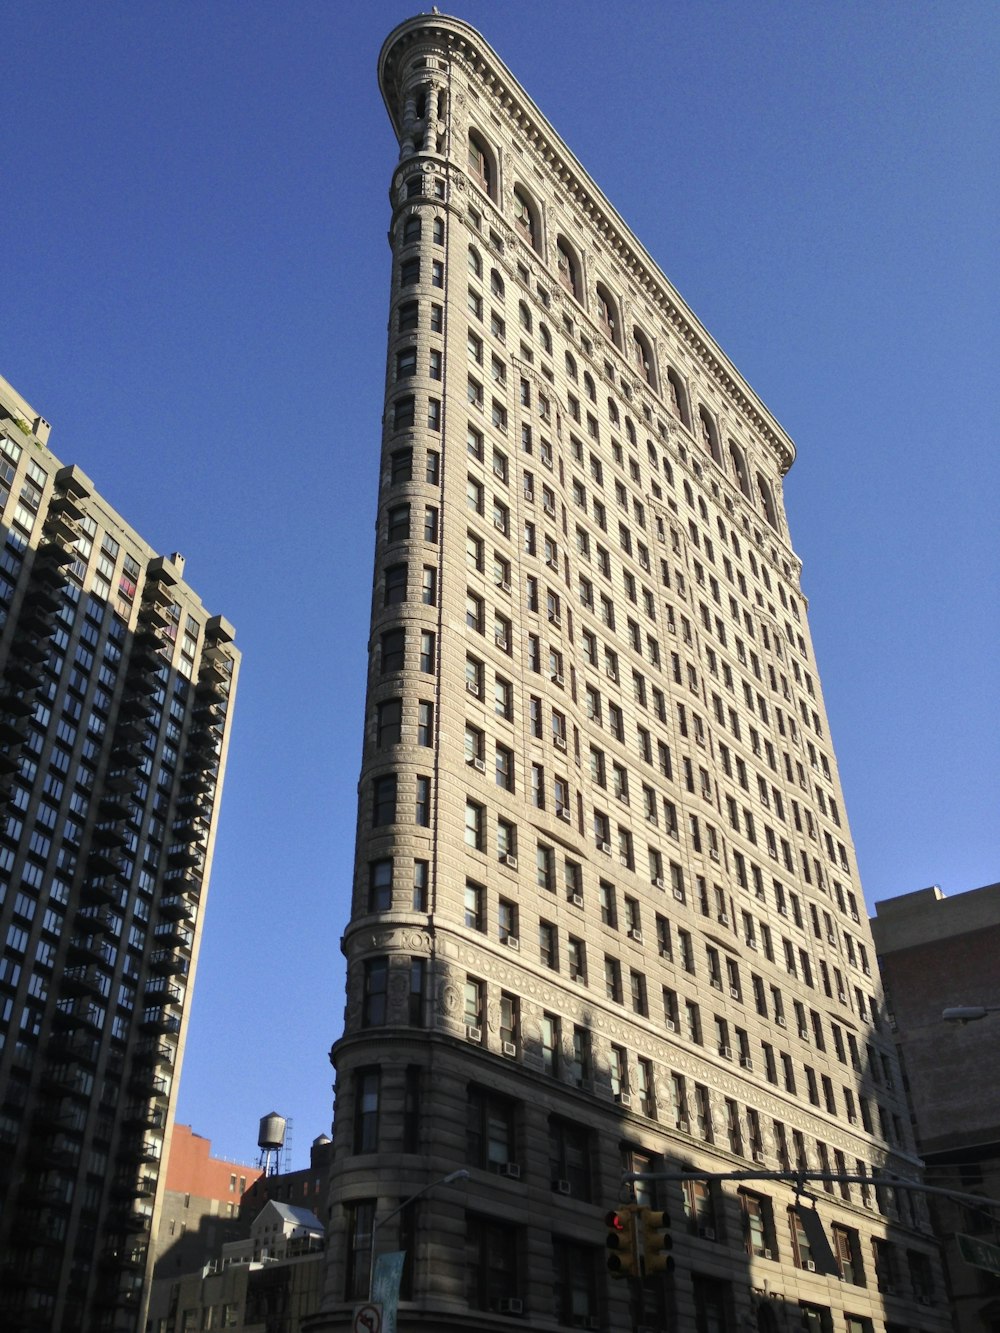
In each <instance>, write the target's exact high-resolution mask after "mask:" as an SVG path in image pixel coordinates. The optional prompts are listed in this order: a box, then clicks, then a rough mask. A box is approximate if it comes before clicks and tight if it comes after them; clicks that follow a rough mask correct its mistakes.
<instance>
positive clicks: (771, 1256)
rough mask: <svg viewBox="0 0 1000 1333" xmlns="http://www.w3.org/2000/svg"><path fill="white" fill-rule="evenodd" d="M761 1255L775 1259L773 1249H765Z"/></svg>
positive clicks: (763, 1257)
mask: <svg viewBox="0 0 1000 1333" xmlns="http://www.w3.org/2000/svg"><path fill="white" fill-rule="evenodd" d="M760 1257H761V1258H762V1259H773V1258H774V1251H773V1250H764V1252H763V1253H762V1254H761V1256H760Z"/></svg>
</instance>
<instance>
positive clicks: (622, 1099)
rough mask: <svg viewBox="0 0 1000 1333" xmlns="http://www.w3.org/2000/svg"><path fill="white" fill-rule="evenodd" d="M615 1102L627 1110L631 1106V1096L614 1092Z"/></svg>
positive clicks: (627, 1093) (626, 1093)
mask: <svg viewBox="0 0 1000 1333" xmlns="http://www.w3.org/2000/svg"><path fill="white" fill-rule="evenodd" d="M615 1101H616V1103H617V1104H618V1105H619V1106H624V1107H626V1108H627V1107H629V1106H631V1105H632V1094H631V1093H629V1092H616V1093H615Z"/></svg>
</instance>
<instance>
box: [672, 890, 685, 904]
mask: <svg viewBox="0 0 1000 1333" xmlns="http://www.w3.org/2000/svg"><path fill="white" fill-rule="evenodd" d="M674 897H675V898H676V899H677V901H678V902H679V903H682V902H683V901H684V890H683V889H674Z"/></svg>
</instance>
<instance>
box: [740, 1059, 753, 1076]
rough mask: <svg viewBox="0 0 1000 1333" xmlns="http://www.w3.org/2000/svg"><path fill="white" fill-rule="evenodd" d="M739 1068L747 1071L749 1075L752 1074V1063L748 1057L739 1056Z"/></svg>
mask: <svg viewBox="0 0 1000 1333" xmlns="http://www.w3.org/2000/svg"><path fill="white" fill-rule="evenodd" d="M740 1067H741V1068H742V1069H749V1070H750V1072H751V1073H752V1072H753V1061H752V1060H751V1059H750V1057H749V1055H741V1056H740Z"/></svg>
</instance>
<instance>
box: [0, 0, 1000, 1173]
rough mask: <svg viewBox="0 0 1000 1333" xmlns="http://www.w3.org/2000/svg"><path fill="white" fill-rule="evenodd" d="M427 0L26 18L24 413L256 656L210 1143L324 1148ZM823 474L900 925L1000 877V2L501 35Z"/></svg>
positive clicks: (202, 1098) (208, 1111)
mask: <svg viewBox="0 0 1000 1333" xmlns="http://www.w3.org/2000/svg"><path fill="white" fill-rule="evenodd" d="M412 12H414V11H413V10H411V9H410V8H409V7H408V6H405V5H402V4H396V3H375V2H372V3H368V4H366V5H363V6H361V5H355V4H347V3H332V2H331V3H325V4H321V3H298V2H297V0H287V2H286V3H281V4H278V3H271V4H265V3H262V2H261V0H215V2H214V3H212V4H208V5H206V4H203V3H200V2H199V3H195V2H194V0H176V2H175V3H171V4H165V3H161V4H152V3H145V2H144V0H138V2H137V3H132V4H125V3H123V2H122V0H118V2H117V3H112V2H111V0H107V2H106V3H103V4H100V5H89V6H85V5H67V4H64V3H61V2H58V0H33V3H32V4H30V5H29V4H22V5H17V6H13V7H10V8H9V9H8V12H7V13H6V14H5V19H4V27H5V49H6V54H7V59H6V60H5V70H4V73H5V78H4V115H3V131H2V136H0V144H2V152H3V159H4V173H3V176H4V187H5V188H4V191H3V204H2V207H0V261H2V265H3V273H4V277H5V284H4V285H5V297H6V299H5V302H4V316H5V317H4V319H3V322H2V325H0V373H2V374H3V375H4V376H5V377H6V378H7V379H8V380H10V381H11V383H12V384H13V385H14V386H15V388H17V389H18V390H19V391H20V392H21V393H22V394H23V395H24V396H25V397H26V398H27V399H28V401H29V402H31V403H32V404H33V406H34V407H35V408H36V409H37V410H38V411H40V412H41V413H42V414H43V415H45V416H46V417H47V418H48V419H49V420H50V421H52V423H53V436H52V446H53V448H54V450H55V452H56V454H57V455H58V456H60V457H61V458H63V459H64V460H65V461H67V462H76V463H77V464H79V465H80V466H81V467H82V468H83V469H84V471H86V472H87V473H88V474H89V475H90V476H91V477H92V478H93V480H94V481H95V483H96V484H97V485H98V486H99V488H100V489H101V490H102V491H103V492H104V493H105V494H106V495H107V496H108V497H109V499H110V500H111V501H112V502H113V503H114V504H115V505H116V506H118V508H120V509H121V511H122V512H123V513H124V514H125V515H126V516H127V518H128V519H129V520H130V521H131V522H132V523H133V524H134V526H135V527H137V528H138V530H139V531H140V532H141V533H142V534H143V535H144V536H145V537H146V538H147V539H148V540H149V541H150V542H152V543H153V544H154V545H155V546H157V547H158V548H159V549H160V550H161V551H165V552H169V551H174V550H179V551H182V552H183V553H184V554H185V555H186V557H187V561H188V564H187V574H188V578H189V580H190V581H191V583H192V584H193V586H194V587H196V588H197V589H198V590H199V592H200V593H201V595H202V596H203V598H204V600H205V603H206V605H207V606H209V607H210V608H211V610H212V611H213V612H215V611H218V612H222V613H224V614H225V615H227V616H228V617H229V618H230V619H231V620H232V621H233V622H234V623H235V625H236V627H237V631H238V642H239V644H240V646H241V648H242V650H243V653H244V671H243V677H242V681H241V686H240V695H239V699H238V701H237V710H236V717H235V723H234V732H233V740H232V748H231V753H230V764H229V773H228V778H227V785H226V792H225V797H224V801H223V808H222V824H221V828H220V832H219V838H218V844H217V849H216V861H215V871H214V876H213V883H212V888H211V893H210V895H209V901H208V909H207V910H208V915H207V919H206V926H205V935H204V941H203V946H202V955H201V964H200V969H199V975H198V981H197V987H196V994H195V1001H194V1008H193V1017H192V1022H191V1029H190V1036H189V1042H188V1052H187V1059H186V1063H185V1069H184V1077H183V1080H182V1086H181V1095H180V1105H179V1118H180V1119H181V1120H183V1121H186V1122H191V1123H192V1124H193V1125H194V1128H195V1130H196V1131H197V1132H198V1133H201V1134H204V1135H207V1136H208V1137H210V1138H211V1139H212V1140H213V1143H214V1148H215V1151H216V1152H217V1153H218V1154H219V1155H231V1156H234V1157H239V1158H247V1159H249V1158H251V1157H252V1156H253V1155H254V1153H255V1141H256V1129H257V1119H258V1117H259V1116H261V1115H263V1114H264V1113H266V1112H268V1111H271V1110H272V1109H273V1110H278V1111H280V1112H282V1113H283V1114H286V1115H289V1116H291V1117H292V1118H293V1136H294V1137H293V1147H292V1157H293V1159H294V1161H295V1163H296V1164H300V1163H302V1162H303V1161H304V1160H305V1158H306V1153H307V1149H308V1144H309V1142H310V1140H311V1139H312V1138H313V1137H314V1136H315V1135H316V1134H319V1133H322V1132H325V1131H327V1130H328V1129H329V1122H330V1104H331V1093H330V1078H331V1070H330V1067H329V1065H328V1063H327V1059H326V1052H327V1050H328V1049H329V1046H330V1043H331V1042H332V1041H333V1039H334V1038H335V1037H336V1036H337V1035H338V1033H339V1031H340V1027H341V1022H342V1013H343V967H342V957H341V954H340V949H339V938H340V932H341V930H342V927H343V925H344V922H345V918H346V911H347V903H348V893H349V880H350V873H351V857H352V849H353V840H354V822H355V793H356V782H357V774H358V768H359V763H360V744H361V723H362V707H363V691H364V678H365V658H366V640H367V633H368V612H369V588H370V568H371V552H372V544H373V520H374V513H375V488H376V474H377V459H378V452H379V421H380V415H381V397H382V379H383V369H384V359H383V358H384V336H385V321H386V310H387V280H388V267H389V252H388V247H387V244H386V240H385V235H386V230H387V227H388V223H389V208H388V203H387V193H386V192H387V187H388V182H389V176H390V173H391V171H392V168H393V165H394V163H395V160H396V149H395V141H394V139H393V137H392V134H391V131H390V128H389V124H388V120H387V118H386V116H385V112H384V109H383V107H382V103H381V98H380V96H379V93H378V88H377V85H376V81H375V65H376V59H377V56H378V51H379V48H380V46H381V43H382V40H383V38H384V37H385V35H386V34H387V33H388V32H389V30H390V29H391V28H392V27H393V26H394V25H395V24H396V23H397V22H399V21H401V20H402V19H404V18H406V17H408V16H409V15H410V14H411V13H412ZM458 12H459V13H460V16H461V17H462V18H465V19H467V20H468V21H470V22H471V23H473V24H474V25H475V26H476V27H478V28H479V29H480V31H481V32H482V33H483V34H484V36H485V37H486V38H487V40H488V41H490V43H491V44H492V45H493V46H494V47H495V48H496V50H497V51H498V52H499V53H500V55H501V57H502V58H503V59H504V60H505V62H506V63H507V65H508V66H509V67H510V68H511V70H512V71H513V72H514V73H515V74H516V75H517V77H518V78H519V79H520V80H521V82H522V83H523V84H524V86H525V87H526V88H527V89H528V91H529V93H530V94H531V96H532V97H533V98H534V100H535V101H536V103H537V104H538V106H539V107H540V109H541V110H542V112H543V113H544V114H545V115H546V116H547V117H548V118H549V119H550V121H551V122H552V123H553V124H554V125H555V127H556V128H557V129H558V130H559V132H560V133H561V134H562V135H563V137H564V138H565V139H566V140H567V142H568V143H569V145H570V146H571V148H572V149H573V150H574V151H575V153H576V155H577V156H578V158H579V159H580V160H581V161H582V162H583V164H584V165H585V166H586V167H587V169H588V170H589V171H590V172H591V174H592V175H593V176H594V178H595V179H596V180H597V182H598V184H599V185H600V186H601V187H602V188H603V189H604V191H605V192H606V193H607V194H608V195H609V197H610V198H611V199H612V200H613V201H614V203H615V204H616V206H617V207H618V209H619V211H620V212H621V213H622V215H623V216H624V217H625V219H626V220H627V221H628V222H629V223H630V224H631V225H632V227H633V228H634V229H635V231H636V232H637V233H638V235H639V236H640V238H641V239H642V240H643V242H644V243H645V245H646V247H647V248H648V250H649V251H650V252H651V253H652V255H653V256H654V257H655V258H656V259H657V260H658V261H659V263H660V264H661V266H662V267H663V269H664V270H665V272H666V273H667V275H668V276H669V277H670V279H671V281H672V282H673V283H674V285H675V286H676V287H677V288H678V289H679V290H680V291H681V293H682V294H683V296H684V297H685V299H686V300H687V301H688V302H689V304H690V305H691V306H692V307H693V308H694V310H695V311H696V312H697V313H698V315H699V316H700V317H701V319H702V320H703V322H704V323H705V324H706V326H707V327H708V328H709V330H710V331H711V332H712V333H713V335H714V336H715V337H716V339H717V340H718V341H719V342H720V343H721V345H722V346H723V347H724V348H725V350H726V351H727V352H728V353H729V355H730V356H731V357H732V358H733V360H734V361H735V363H736V364H737V365H738V366H739V367H740V368H741V370H742V371H743V373H744V374H745V375H746V377H747V378H748V379H749V381H750V383H751V384H753V385H754V387H755V388H756V389H757V391H758V392H759V393H760V394H761V396H762V397H763V399H764V401H765V402H766V403H768V405H769V406H770V408H771V409H772V411H773V412H774V413H775V415H776V416H777V417H778V419H779V420H780V421H781V422H782V424H783V425H784V426H785V427H786V429H787V430H788V431H789V432H790V433H791V435H792V436H793V438H794V439H795V440H796V442H797V444H798V448H799V458H798V461H797V462H796V464H795V466H794V468H793V469H792V472H791V474H790V476H789V478H788V480H787V484H786V503H787V507H788V511H789V517H790V522H791V528H792V534H793V539H794V541H795V546H796V549H797V551H798V553H799V554H800V555H801V557H802V558H803V560H804V562H805V573H804V576H803V586H804V588H805V590H806V592H807V594H808V596H809V598H810V603H811V611H810V618H811V624H812V628H813V635H814V638H815V642H816V649H817V657H818V662H819V666H820V671H821V674H822V680H823V686H824V691H825V696H826V701H827V706H828V710H829V713H830V719H831V724H832V729H833V740H834V744H835V746H836V749H837V753H838V757H839V761H840V768H841V775H842V779H843V783H844V787H845V792H846V797H847V806H848V813H849V816H850V820H851V826H852V831H853V835H854V839H855V843H856V845H857V851H858V859H859V863H860V866H861V872H862V877H863V880H864V885H865V890H866V894H867V898H868V902H869V904H872V903H874V902H875V901H877V900H878V899H881V898H886V897H890V896H893V895H895V894H897V893H900V892H906V891H908V890H910V889H914V888H919V887H922V886H924V885H926V884H930V883H938V884H940V885H941V886H942V888H944V889H945V891H946V892H949V893H958V892H961V891H963V890H965V889H970V888H974V887H978V886H979V885H982V884H986V883H989V882H991V881H993V880H995V879H996V878H997V877H998V874H1000V869H998V862H997V853H996V848H997V838H996V829H997V826H998V819H997V808H996V807H997V802H996V793H997V773H998V771H1000V764H998V759H1000V755H998V746H997V732H996V716H997V697H998V679H997V677H998V671H997V660H998V655H1000V653H998V649H1000V635H998V624H997V620H998V617H997V605H998V596H997V588H998V585H1000V578H998V575H1000V569H998V563H1000V562H998V543H997V520H996V517H995V510H996V503H995V499H994V492H995V490H996V488H997V483H998V480H1000V478H998V466H997V452H996V450H997V439H996V434H997V433H996V424H995V422H996V414H995V411H994V405H995V399H996V386H997V378H998V376H997V364H998V360H1000V358H998V347H997V319H996V312H997V310H998V309H1000V299H998V297H1000V292H998V282H997V262H996V257H997V253H998V250H1000V245H998V239H1000V238H998V236H997V221H996V220H997V217H998V216H1000V207H998V205H1000V199H998V197H997V196H998V187H997V179H998V177H997V171H996V163H997V160H998V156H1000V155H998V151H997V150H998V147H1000V144H998V139H1000V136H998V133H997V99H996V96H995V71H996V68H997V67H998V56H1000V51H998V46H1000V40H998V38H1000V9H998V8H997V6H996V5H995V4H994V3H986V2H985V0H983V3H974V2H973V0H949V3H947V4H929V3H925V2H924V0H910V2H909V3H902V0H897V2H895V3H866V4H857V3H851V2H850V0H846V2H841V3H826V4H823V3H820V4H809V5H807V4H802V3H789V2H788V0H781V2H778V0H774V2H773V3H766V2H763V0H761V2H760V3H757V2H756V0H741V2H740V3H735V2H730V0H714V2H713V3H707V2H696V0H674V2H673V3H670V4H669V5H668V4H659V5H658V4H648V3H643V4H632V3H618V4H609V3H607V0H604V2H603V3H598V2H597V0H577V2H576V3H569V2H568V0H547V2H546V3H535V4H529V3H527V0H516V2H515V0H512V2H511V3H485V2H484V0H469V3H466V4H464V5H463V6H462V8H461V10H460V11H458Z"/></svg>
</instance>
